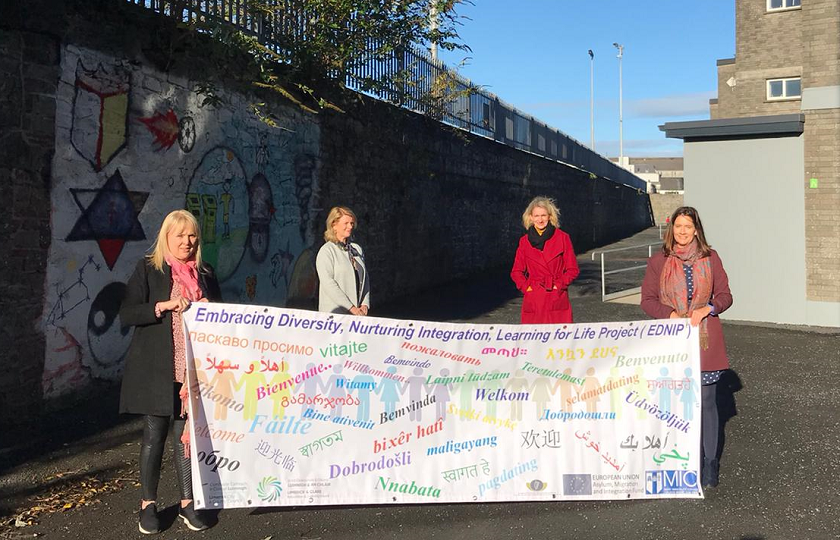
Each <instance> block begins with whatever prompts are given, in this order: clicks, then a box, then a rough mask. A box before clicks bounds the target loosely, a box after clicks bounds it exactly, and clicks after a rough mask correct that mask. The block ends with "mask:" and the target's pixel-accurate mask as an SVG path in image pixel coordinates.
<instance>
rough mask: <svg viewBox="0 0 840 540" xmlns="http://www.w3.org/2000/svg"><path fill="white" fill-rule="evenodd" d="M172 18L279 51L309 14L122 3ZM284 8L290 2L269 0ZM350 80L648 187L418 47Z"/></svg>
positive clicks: (242, 2)
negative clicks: (381, 82)
mask: <svg viewBox="0 0 840 540" xmlns="http://www.w3.org/2000/svg"><path fill="white" fill-rule="evenodd" d="M119 1H122V2H126V3H128V4H132V5H135V6H140V7H143V8H146V9H149V10H152V11H155V12H157V13H160V14H163V15H166V16H168V17H173V18H175V19H176V20H179V21H181V22H195V21H212V22H216V23H220V24H226V25H231V26H234V27H236V28H238V29H239V30H241V31H243V32H245V33H247V34H250V35H252V36H256V37H257V38H258V39H259V40H260V42H261V43H262V44H263V45H265V46H267V47H269V48H270V49H272V50H273V51H275V52H276V53H278V54H279V55H280V56H281V57H283V56H284V54H286V55H287V54H288V51H287V50H285V48H284V47H283V42H284V39H283V36H289V35H304V33H305V32H306V17H303V16H284V17H282V18H281V19H279V20H271V21H269V20H268V19H267V18H266V17H264V16H263V15H262V14H260V13H254V12H252V11H251V10H249V8H248V2H247V1H246V0H119ZM266 2H267V3H268V2H271V3H273V4H274V5H278V6H279V5H282V4H283V3H284V2H285V0H266ZM396 70H407V71H408V72H409V76H408V81H406V82H405V83H403V84H401V85H400V87H399V88H397V87H396V86H392V87H391V88H386V89H383V90H376V91H369V90H366V89H363V88H361V87H360V86H359V85H358V84H357V81H358V80H360V79H364V78H366V77H370V76H376V75H377V74H386V73H394V72H396ZM441 81H443V83H444V86H445V89H446V90H445V92H447V93H448V95H451V96H453V97H452V98H451V99H447V98H446V97H445V96H446V94H444V98H443V103H442V106H441V103H440V100H439V99H438V100H437V102H436V103H434V104H430V103H429V101H428V100H427V99H426V98H427V97H428V96H430V95H431V96H434V95H435V91H436V90H438V91H439V90H440V87H441ZM345 85H347V86H348V87H349V88H351V89H353V90H356V91H360V92H363V93H367V94H369V95H372V96H375V97H377V98H379V99H384V100H387V101H391V102H394V103H396V104H398V105H400V106H403V107H406V108H408V109H411V110H414V111H416V112H419V113H422V114H426V115H430V116H432V117H434V118H436V119H438V120H440V121H442V122H445V123H447V124H450V125H452V126H456V127H458V128H461V129H464V130H466V131H469V132H471V133H474V134H477V135H481V136H483V137H487V138H492V139H494V140H496V141H498V142H500V143H503V144H506V145H508V146H512V147H514V148H518V149H520V150H524V151H527V152H531V153H533V154H537V155H539V156H543V157H545V158H548V159H551V160H555V161H559V162H562V163H565V164H568V165H572V166H574V167H576V168H578V169H581V170H583V171H585V172H588V173H591V174H594V175H596V176H599V177H601V178H604V179H606V180H610V181H613V182H616V183H619V184H625V185H627V186H631V187H634V188H636V189H640V190H644V189H646V184H645V182H644V180H642V179H641V178H639V177H637V176H635V175H634V174H632V173H631V172H630V171H627V170H625V169H623V168H621V167H619V166H618V165H616V164H615V163H613V162H611V161H610V160H608V159H607V158H605V157H604V156H602V155H600V154H598V153H596V152H593V151H592V150H591V149H590V148H588V147H586V146H584V145H583V144H582V143H580V142H579V141H577V140H575V139H574V138H572V137H570V136H569V135H567V134H565V133H563V132H562V131H560V130H558V129H555V128H553V127H550V126H548V125H546V124H545V123H543V122H540V121H539V120H537V119H536V118H534V117H532V116H530V115H528V114H526V113H524V112H522V111H520V110H518V109H516V108H515V107H513V106H511V105H508V104H506V103H504V102H503V101H502V100H501V99H499V98H498V96H496V95H494V94H492V93H490V92H486V91H484V90H482V89H481V88H479V87H477V86H476V85H474V84H473V83H472V82H470V81H469V80H468V79H465V78H463V77H461V76H459V75H458V74H457V73H456V72H454V71H453V70H451V69H449V68H448V67H446V66H445V65H444V64H442V63H440V62H436V61H434V60H432V59H431V58H429V57H428V56H427V55H426V54H425V53H424V52H422V51H419V50H417V49H415V48H407V49H402V50H399V51H395V52H394V54H393V56H392V57H390V58H386V59H375V58H372V55H371V58H370V59H369V61H366V62H364V63H362V64H361V65H360V66H359V67H358V68H357V69H356V70H354V71H353V72H352V73H350V74H348V75H347V77H346V80H345Z"/></svg>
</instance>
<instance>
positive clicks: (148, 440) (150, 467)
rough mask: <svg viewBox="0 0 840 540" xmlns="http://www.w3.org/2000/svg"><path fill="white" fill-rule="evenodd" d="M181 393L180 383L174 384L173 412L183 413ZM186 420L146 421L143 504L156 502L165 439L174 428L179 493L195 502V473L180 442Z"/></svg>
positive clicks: (142, 452)
mask: <svg viewBox="0 0 840 540" xmlns="http://www.w3.org/2000/svg"><path fill="white" fill-rule="evenodd" d="M180 390H181V383H174V384H173V391H172V392H173V398H172V399H173V408H174V410H175V411H180V410H181V399H180V398H179V397H178V392H179V391H180ZM186 421H187V420H186V418H178V417H177V416H176V417H175V418H173V417H172V416H153V415H146V416H144V417H143V442H142V443H141V444H140V486H141V488H140V489H141V491H142V493H143V500H145V501H154V500H156V499H157V488H158V482H159V481H160V464H161V461H162V460H163V447H164V446H165V444H166V435H167V433H168V432H169V428H170V425H171V426H172V432H173V433H172V450H173V452H174V453H175V456H174V461H175V474H176V476H177V478H178V489H179V490H180V491H181V499H182V500H183V499H192V498H193V497H192V469H191V467H190V460H189V458H186V457H184V444H183V443H182V442H181V433H183V432H184V426H185V425H186Z"/></svg>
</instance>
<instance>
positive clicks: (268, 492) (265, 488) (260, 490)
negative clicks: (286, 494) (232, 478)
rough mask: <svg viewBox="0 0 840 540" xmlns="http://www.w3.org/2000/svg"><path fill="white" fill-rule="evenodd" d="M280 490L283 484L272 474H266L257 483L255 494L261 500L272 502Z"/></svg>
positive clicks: (277, 497) (278, 495)
mask: <svg viewBox="0 0 840 540" xmlns="http://www.w3.org/2000/svg"><path fill="white" fill-rule="evenodd" d="M282 492H283V484H282V483H281V482H280V480H278V479H277V478H275V477H273V476H266V477H265V478H263V479H262V480H260V483H259V485H257V495H259V497H260V500H261V501H266V502H274V501H276V500H277V499H279V498H280V494H281V493H282Z"/></svg>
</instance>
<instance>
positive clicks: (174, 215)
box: [146, 210, 201, 271]
mask: <svg viewBox="0 0 840 540" xmlns="http://www.w3.org/2000/svg"><path fill="white" fill-rule="evenodd" d="M176 227H178V228H179V229H186V228H187V227H192V229H193V230H194V231H195V244H196V246H195V264H196V267H197V268H199V269H201V228H200V227H199V226H198V220H197V219H195V216H194V215H192V213H190V212H187V211H186V210H174V211H172V212H169V214H168V215H167V216H166V217H165V218H164V219H163V224H161V226H160V231H158V235H157V239H156V240H155V242H154V244H152V247H151V248H150V251H151V253H149V254H148V255H146V259H148V261H149V263H150V264H151V265H152V267H153V268H154V269H155V270H158V271H162V270H163V264H164V262H166V256H167V255H171V254H170V253H169V245H168V244H167V242H166V237H167V235H168V234H169V231H171V230H172V229H174V228H176Z"/></svg>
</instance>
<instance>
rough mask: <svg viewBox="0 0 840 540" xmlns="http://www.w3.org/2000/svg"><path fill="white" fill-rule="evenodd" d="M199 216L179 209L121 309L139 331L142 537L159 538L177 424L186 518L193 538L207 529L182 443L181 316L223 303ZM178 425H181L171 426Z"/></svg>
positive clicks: (123, 400)
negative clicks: (204, 253) (164, 473)
mask: <svg viewBox="0 0 840 540" xmlns="http://www.w3.org/2000/svg"><path fill="white" fill-rule="evenodd" d="M199 231H200V228H199V226H198V221H196V219H195V217H194V216H193V215H192V214H191V213H189V212H187V211H185V210H176V211H174V212H172V213H170V214H169V215H168V216H166V219H164V220H163V224H162V225H161V227H160V232H159V233H158V236H157V240H155V243H154V244H153V245H152V249H151V253H150V254H149V255H147V256H146V257H144V258H143V259H141V260H140V261H139V262H138V263H137V267H136V268H135V270H134V274H133V275H132V276H131V279H129V280H128V287H127V291H126V297H125V300H124V301H123V303H122V307H121V308H120V320H121V321H122V324H123V326H124V327H130V326H133V327H134V336H133V337H132V340H131V346H130V347H129V349H128V354H127V356H126V363H125V372H124V373H123V382H122V390H121V393H120V412H121V413H130V414H142V415H144V417H145V422H144V424H143V442H142V444H141V446H140V485H141V489H142V497H143V498H142V501H141V503H140V523H139V527H140V532H142V533H144V534H155V533H157V532H160V522H159V520H158V516H157V505H156V503H155V499H156V497H157V487H158V481H159V480H160V464H161V459H162V457H163V447H164V443H165V442H166V435H167V432H168V431H169V426H170V423H172V424H173V428H172V429H173V432H174V435H175V437H174V441H173V448H174V451H175V470H176V473H177V476H178V486H179V488H180V491H181V505H180V510H179V516H180V517H181V519H183V520H184V523H185V524H186V525H187V527H189V528H190V529H192V530H194V531H200V530H204V529H206V528H207V527H208V524H207V522H206V520H205V519H204V517H203V516H202V513H200V512H197V511H196V510H195V508H194V506H193V501H192V475H191V470H190V460H189V458H188V457H186V455H185V451H184V445H183V442H182V441H181V437H182V433H183V432H184V428H185V425H186V403H187V399H186V398H187V392H186V390H187V387H186V384H185V383H186V381H187V379H186V359H185V353H184V334H183V330H182V323H181V313H182V312H184V311H186V310H187V309H189V307H190V304H191V303H192V302H207V301H220V300H221V292H220V291H219V284H218V282H217V281H216V277H215V275H214V273H213V269H212V267H210V265H208V264H206V263H202V261H201V238H200V236H199ZM173 418H174V422H173V421H172V420H173Z"/></svg>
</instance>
